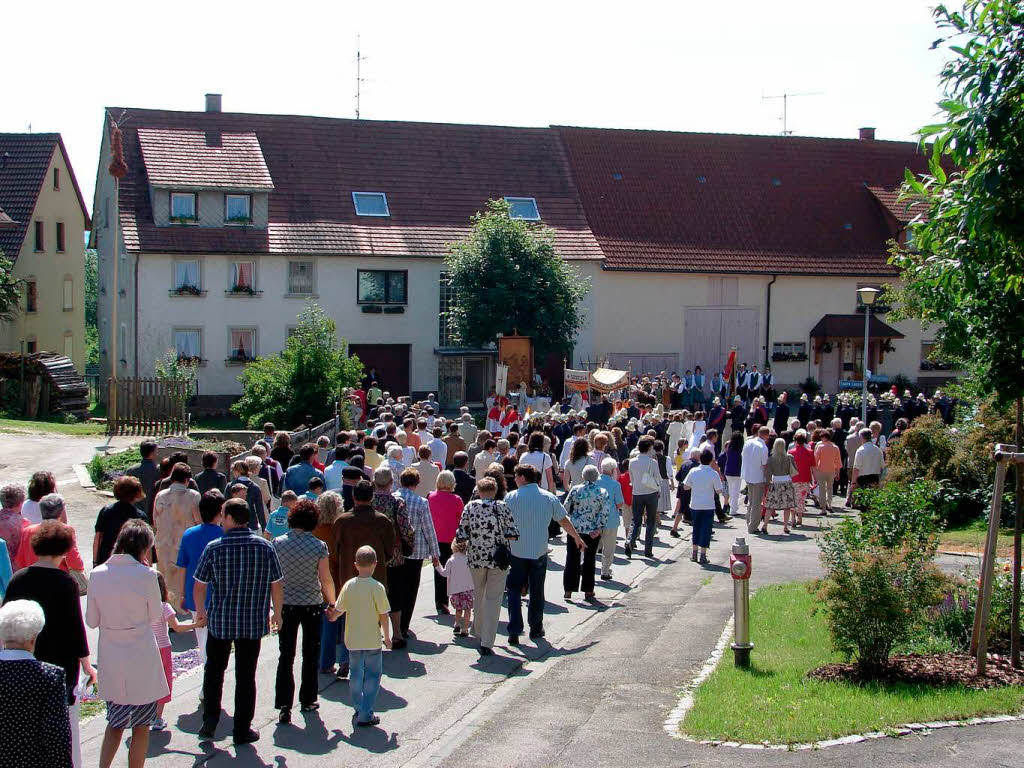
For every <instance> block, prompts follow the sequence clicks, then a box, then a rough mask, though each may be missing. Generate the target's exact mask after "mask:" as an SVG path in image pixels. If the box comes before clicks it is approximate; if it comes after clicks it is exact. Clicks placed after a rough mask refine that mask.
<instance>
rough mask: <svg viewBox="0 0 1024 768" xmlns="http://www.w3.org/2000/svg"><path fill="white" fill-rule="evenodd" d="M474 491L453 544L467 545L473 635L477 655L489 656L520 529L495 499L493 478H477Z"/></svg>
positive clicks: (491, 651)
mask: <svg viewBox="0 0 1024 768" xmlns="http://www.w3.org/2000/svg"><path fill="white" fill-rule="evenodd" d="M476 490H477V494H478V495H479V496H480V498H478V499H474V500H472V501H470V502H469V504H467V505H466V507H465V509H463V510H462V518H461V519H460V520H459V529H458V531H457V532H456V534H455V540H456V541H462V542H465V543H466V559H467V561H468V562H469V570H470V573H472V574H473V608H474V611H473V629H472V634H473V635H474V636H476V637H478V638H479V639H480V655H481V656H490V655H491V654H493V653H494V651H493V650H492V648H493V646H494V636H495V635H496V634H497V632H498V617H499V614H500V613H501V598H502V595H503V594H504V592H505V572H506V570H508V566H509V563H510V562H511V559H512V554H511V552H509V548H508V542H509V541H510V540H514V539H518V538H519V528H518V527H516V522H515V520H514V519H513V518H512V512H511V511H510V510H509V508H508V505H506V504H505V502H504V501H498V500H496V499H495V498H494V496H495V493H497V490H498V484H497V483H496V482H495V480H494V478H492V477H482V478H480V480H478V481H477V484H476Z"/></svg>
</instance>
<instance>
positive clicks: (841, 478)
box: [0, 370, 916, 768]
mask: <svg viewBox="0 0 1024 768" xmlns="http://www.w3.org/2000/svg"><path fill="white" fill-rule="evenodd" d="M698 375H699V376H702V375H703V374H702V373H700V372H699V370H698V372H697V373H695V374H689V373H688V374H687V377H689V376H698ZM769 375H770V374H769ZM660 380H661V379H660V378H659V377H643V378H642V379H638V380H637V382H635V383H634V384H633V385H632V386H631V388H630V391H629V395H632V396H629V397H627V398H626V399H625V400H613V399H611V398H609V397H607V396H605V397H602V398H601V399H600V400H599V401H597V402H594V403H592V404H591V405H590V406H589V407H588V408H587V409H586V410H578V411H574V410H573V409H572V407H571V403H570V402H569V401H568V400H566V401H564V402H562V403H560V404H558V405H556V406H554V407H552V408H551V409H550V410H547V411H544V412H538V413H527V414H523V415H520V414H518V413H516V416H515V418H514V419H512V420H511V421H508V422H507V423H505V422H506V419H505V417H502V418H501V419H499V420H498V423H497V424H496V425H494V424H493V423H492V426H496V429H495V430H494V431H492V430H488V429H482V428H480V427H479V426H478V424H477V423H476V421H475V419H474V417H473V416H472V414H470V412H469V411H468V409H467V408H462V409H461V412H460V413H459V414H458V415H457V416H456V417H455V418H452V419H447V418H445V417H443V416H441V415H439V413H438V411H439V407H438V406H437V404H436V401H434V398H433V396H430V397H428V398H427V400H426V401H423V402H418V403H413V402H411V401H410V399H409V398H391V397H390V396H389V395H388V393H386V392H383V391H380V392H379V396H378V397H377V398H376V401H375V402H373V403H372V404H369V405H368V408H367V411H366V413H365V416H366V421H365V423H364V424H359V425H357V428H356V429H353V430H350V431H340V432H339V433H338V434H337V436H336V439H335V440H333V441H332V440H329V439H327V438H326V437H322V438H320V439H318V440H317V441H316V442H315V443H307V444H303V445H300V446H293V445H292V444H291V439H290V436H289V435H288V434H287V433H284V432H278V431H277V430H276V428H275V426H274V425H273V424H269V423H268V424H266V425H265V427H264V430H263V433H264V434H263V436H262V438H261V439H260V440H259V441H257V443H256V444H255V446H254V447H253V448H252V450H251V451H250V452H249V455H248V456H247V457H246V458H244V459H239V460H236V461H234V462H233V463H232V465H231V466H230V467H227V468H225V469H226V472H222V471H221V468H219V467H218V459H217V455H216V454H214V453H207V454H205V455H204V456H203V458H202V469H201V470H200V471H198V472H195V473H194V472H193V469H192V468H191V467H190V466H189V464H188V460H187V456H186V455H185V454H183V453H179V454H171V455H169V456H166V457H164V458H162V459H161V460H157V446H156V444H155V443H153V442H151V441H146V442H143V443H142V444H141V446H140V454H141V457H142V460H141V462H140V463H139V464H138V465H137V466H135V467H133V468H131V469H130V470H129V471H128V472H127V473H126V474H124V475H123V476H121V477H119V478H118V479H117V480H116V481H115V482H114V485H113V496H114V501H113V502H112V503H110V504H109V505H107V506H104V507H103V508H102V509H101V510H99V513H98V515H97V517H96V522H95V526H94V536H93V543H92V566H93V567H92V569H91V573H90V574H89V575H88V577H87V576H86V574H85V565H84V562H83V560H82V557H81V554H80V553H79V551H78V543H77V541H76V537H75V533H74V530H73V529H72V528H71V526H69V525H68V524H67V511H66V509H65V503H64V499H63V497H62V496H61V495H60V494H59V493H57V488H56V482H55V480H54V478H53V475H52V474H50V473H48V472H39V473H36V474H35V475H33V476H32V478H31V479H30V481H29V483H28V488H27V489H26V488H25V487H23V486H21V485H19V484H16V483H11V484H7V485H4V486H3V487H2V488H0V507H2V509H0V576H2V577H3V578H0V587H2V588H3V590H4V605H3V607H2V608H0V643H2V644H3V647H4V650H2V651H0V712H3V711H6V712H9V713H11V717H12V718H13V717H14V716H15V713H16V714H17V720H18V722H19V723H22V724H24V728H18V729H3V730H2V735H0V742H2V743H0V753H2V754H4V756H5V757H4V764H5V765H9V766H11V768H19V767H20V766H38V765H47V766H54V767H55V768H61V767H63V766H76V767H77V766H80V765H81V750H80V746H79V741H78V706H79V703H80V701H81V697H82V695H83V694H84V693H85V692H86V691H88V690H89V689H90V688H91V687H92V686H98V691H97V692H98V697H99V698H100V699H102V700H104V701H105V702H106V718H107V729H106V733H105V736H104V741H103V745H102V752H101V759H100V765H101V768H106V766H109V765H110V764H111V763H112V761H113V759H114V756H115V754H116V753H117V751H118V749H119V748H120V744H121V741H122V738H123V735H124V731H125V730H126V729H127V730H130V731H131V734H132V738H131V741H130V749H129V755H128V760H129V765H130V766H133V767H137V766H141V765H142V764H143V762H144V761H145V755H146V750H147V745H148V739H149V733H150V732H151V731H158V730H162V729H164V728H166V727H167V723H166V721H165V720H164V718H163V708H164V706H165V705H166V704H167V702H168V701H170V698H171V696H172V691H173V682H174V681H173V671H172V654H171V642H170V636H169V630H173V631H175V632H194V633H195V636H196V644H197V646H198V648H199V652H200V655H201V659H202V662H203V665H204V668H203V686H202V702H201V712H202V727H201V729H200V731H199V736H200V737H201V738H205V739H212V738H215V737H216V735H217V727H218V724H219V719H220V716H221V711H222V691H223V684H224V676H225V673H226V669H227V666H228V661H229V658H230V655H231V653H232V651H233V652H234V662H235V669H234V675H235V696H234V717H233V723H234V725H233V733H232V736H233V739H234V741H235V742H236V743H239V744H244V743H250V742H253V741H256V740H257V739H258V738H259V734H258V732H256V731H255V730H253V729H252V720H253V717H254V712H255V705H256V700H257V695H258V694H257V690H256V670H257V664H258V660H259V657H260V651H261V644H262V642H263V640H264V639H266V637H267V636H268V635H269V634H270V632H271V630H272V629H274V630H276V631H277V635H276V642H277V645H278V659H277V674H276V678H275V686H274V687H275V690H274V703H275V707H276V709H277V710H278V713H279V715H278V719H279V722H280V723H282V724H287V723H289V722H290V721H291V717H292V710H293V708H294V706H295V704H296V683H295V679H294V673H293V667H294V661H295V657H296V655H300V656H301V659H300V674H299V681H298V691H297V699H298V707H299V709H300V710H301V711H303V712H310V711H313V710H316V709H317V708H318V700H317V691H318V687H319V676H320V675H334V676H336V677H338V678H342V679H345V678H347V679H348V680H349V689H350V691H351V702H352V706H353V710H354V713H353V719H354V725H355V726H357V727H373V726H375V725H377V724H378V723H379V722H380V720H379V717H378V716H377V714H376V713H375V711H374V704H375V700H376V696H377V693H378V691H379V688H380V684H381V677H382V669H383V668H382V658H383V656H382V648H383V649H388V650H389V651H390V652H401V650H402V649H403V648H405V647H406V646H407V644H408V642H409V640H410V639H413V638H415V636H416V635H415V624H414V620H415V618H416V611H415V609H416V603H417V598H418V596H419V593H420V582H421V578H422V575H423V570H424V567H425V566H426V565H427V564H428V563H429V565H430V566H431V570H432V572H433V573H432V579H433V585H432V586H433V589H431V590H426V591H427V592H429V593H431V594H432V596H433V601H434V609H435V611H436V615H437V616H438V617H440V616H447V615H450V616H451V625H452V633H453V642H455V643H468V642H472V643H474V644H475V645H476V647H477V648H478V650H479V653H480V654H481V655H482V656H489V655H492V654H493V653H494V651H493V647H494V645H495V642H496V635H497V632H498V627H499V618H500V614H501V610H502V605H503V603H505V604H506V606H507V607H506V610H507V633H508V637H507V642H508V644H509V645H512V646H517V645H519V644H521V643H522V642H523V636H524V633H527V634H528V636H529V639H530V640H531V641H533V642H539V641H540V639H541V638H543V637H544V635H545V627H544V607H545V597H544V594H545V592H544V589H545V579H546V575H547V572H548V570H549V555H550V552H551V546H552V539H554V538H556V537H559V536H561V535H563V534H564V536H565V538H566V542H565V549H566V561H565V566H564V570H563V572H562V585H563V592H564V599H565V600H566V601H567V602H571V601H572V600H573V599H574V596H575V595H576V594H577V593H581V594H582V598H583V600H584V601H587V602H591V603H593V602H597V601H598V596H597V591H596V584H597V579H598V577H600V579H601V580H605V581H607V580H611V579H613V563H614V557H615V552H616V550H617V548H619V547H621V549H622V551H623V552H624V553H625V555H626V557H627V558H629V559H632V557H633V556H634V553H635V552H636V551H637V550H639V548H640V546H641V542H642V546H643V556H644V557H646V558H653V557H654V555H655V544H656V542H657V537H658V529H659V525H660V523H661V520H662V518H663V517H664V516H670V517H671V519H672V527H671V530H670V535H671V536H672V537H677V538H678V537H680V536H681V535H682V534H681V533H680V527H681V525H682V524H683V523H686V524H688V525H690V526H691V528H692V535H691V559H692V560H693V561H694V562H696V563H698V564H699V565H706V564H708V562H709V560H708V547H709V545H710V543H711V538H712V533H713V528H714V522H715V519H716V518H717V519H718V521H719V523H720V524H721V523H724V522H727V521H728V519H729V517H730V516H731V515H732V514H740V510H741V507H742V508H743V509H744V510H745V516H746V525H747V530H748V531H749V532H750V533H751V534H756V535H766V534H768V533H769V532H770V531H771V530H772V528H770V524H771V523H772V521H773V520H776V519H778V517H779V516H780V515H781V520H780V521H779V522H781V523H782V526H783V534H788V533H790V531H791V530H792V529H793V528H795V527H799V526H801V525H803V524H804V516H805V514H807V505H808V503H809V502H810V503H814V504H816V505H817V506H818V507H819V509H820V512H821V514H823V515H827V514H830V513H831V512H833V511H834V507H833V503H834V499H835V498H843V497H845V498H846V499H847V500H848V501H849V500H851V499H852V498H853V492H854V490H855V489H857V488H869V487H872V486H875V485H877V484H878V483H879V482H880V481H881V479H882V477H883V475H884V471H885V453H886V450H887V446H888V445H889V444H891V442H892V441H893V440H898V439H899V438H900V435H901V434H902V432H903V431H904V430H905V429H906V428H907V426H908V423H909V420H910V418H912V417H913V415H911V414H908V415H904V416H901V417H900V418H898V419H897V420H896V423H895V426H894V428H893V429H892V430H891V431H890V433H889V434H888V435H886V434H883V433H882V425H881V423H880V422H879V421H877V420H871V419H870V416H869V421H868V422H865V421H862V420H861V419H860V418H859V413H857V412H856V410H855V409H854V408H853V407H852V404H851V403H850V402H849V401H847V400H846V399H845V398H843V397H840V398H838V404H837V405H836V406H835V407H834V406H833V405H832V402H831V401H830V399H829V398H828V397H827V396H822V397H820V398H816V399H815V400H811V399H809V398H802V399H801V401H800V402H799V403H797V404H793V406H792V407H791V405H790V403H789V402H788V396H787V395H786V394H785V393H783V394H781V395H779V396H778V397H777V398H775V399H774V400H773V401H772V402H771V406H770V407H769V405H768V404H767V402H766V400H765V398H764V396H763V395H760V394H756V395H752V394H751V390H750V389H749V387H748V389H747V391H746V392H744V393H743V394H742V395H741V394H736V395H735V396H734V399H733V407H732V408H731V410H729V411H726V409H725V406H724V405H723V404H722V402H723V401H722V397H723V396H724V397H726V398H728V397H729V395H728V394H723V395H722V396H716V397H715V398H713V399H712V400H711V402H710V404H708V403H705V402H701V401H699V400H697V399H692V398H691V399H690V400H688V401H687V403H688V404H691V405H692V406H693V408H694V410H690V409H688V408H680V409H673V408H672V407H668V408H666V407H665V404H664V402H663V401H659V400H658V398H657V397H656V396H655V390H656V385H655V382H657V381H660ZM682 380H684V381H685V380H686V379H685V378H683V379H682ZM748 381H749V379H748ZM677 394H678V391H677ZM670 401H672V398H670ZM672 402H674V401H672ZM510 405H511V404H510V403H507V402H501V398H499V397H498V396H496V395H494V396H493V402H491V403H488V409H490V408H493V407H497V408H499V412H500V413H506V414H507V413H508V412H509V411H508V408H509V406H510ZM670 406H671V403H670ZM705 407H707V410H706V411H705V410H704V409H705ZM513 410H514V409H513ZM914 415H916V414H914ZM491 421H492V422H493V420H491ZM486 425H487V422H485V423H484V426H486ZM774 530H776V531H777V530H778V529H777V528H775V529H774ZM641 534H642V538H641ZM598 556H600V566H599V567H598V562H597V561H598ZM84 594H87V606H86V611H85V613H84V615H83V612H82V610H81V607H80V596H81V595H84ZM524 599H525V601H526V602H527V609H526V616H525V618H524V615H523V602H524ZM438 620H439V621H443V620H442V619H440V618H439V619H438ZM86 625H88V626H90V627H94V628H98V630H99V647H98V649H97V650H98V662H99V663H98V668H99V669H98V672H97V669H96V668H95V667H94V666H93V664H92V657H91V651H90V648H89V644H88V641H87V638H86V630H85V627H86ZM300 630H301V633H302V641H301V646H300V645H299V632H300ZM470 636H472V637H473V638H475V639H474V640H469V639H468V638H470ZM43 752H45V754H43Z"/></svg>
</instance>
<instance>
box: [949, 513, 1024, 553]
mask: <svg viewBox="0 0 1024 768" xmlns="http://www.w3.org/2000/svg"><path fill="white" fill-rule="evenodd" d="M987 535H988V521H987V520H985V519H984V518H980V517H979V518H978V519H977V520H971V521H970V522H969V523H964V524H963V525H960V526H957V527H956V528H947V529H946V530H945V531H943V532H942V538H941V539H940V544H939V549H942V550H944V551H948V552H981V551H982V550H984V549H985V536H987ZM996 546H997V548H998V551H999V555H1000V556H1001V557H1009V555H1010V553H1011V552H1012V550H1013V531H1012V530H1011V529H1010V528H1000V529H999V540H998V542H997V544H996Z"/></svg>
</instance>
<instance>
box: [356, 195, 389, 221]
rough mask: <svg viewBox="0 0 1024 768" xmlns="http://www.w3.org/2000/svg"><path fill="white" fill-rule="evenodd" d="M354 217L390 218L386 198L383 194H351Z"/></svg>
mask: <svg viewBox="0 0 1024 768" xmlns="http://www.w3.org/2000/svg"><path fill="white" fill-rule="evenodd" d="M352 203H353V204H354V205H355V207H356V216H390V215H391V211H390V210H389V209H388V198H387V195H385V194H384V193H383V192H353V193H352Z"/></svg>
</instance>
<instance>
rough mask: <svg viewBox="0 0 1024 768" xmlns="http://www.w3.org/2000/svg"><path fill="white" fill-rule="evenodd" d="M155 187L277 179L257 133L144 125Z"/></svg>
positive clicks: (262, 185)
mask: <svg viewBox="0 0 1024 768" xmlns="http://www.w3.org/2000/svg"><path fill="white" fill-rule="evenodd" d="M138 136H139V145H140V147H141V148H142V157H143V159H144V160H145V162H146V173H147V174H148V175H149V183H150V184H152V185H153V186H154V187H175V188H184V189H236V190H239V191H247V192H248V191H253V190H267V191H269V190H271V189H273V188H274V182H273V181H272V180H271V178H270V171H268V170H267V163H266V161H265V160H264V159H263V151H262V150H261V149H260V142H259V139H258V138H256V134H255V133H253V132H251V131H248V132H246V133H220V132H219V131H210V132H209V133H207V132H204V131H168V130H160V129H152V128H139V129H138Z"/></svg>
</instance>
